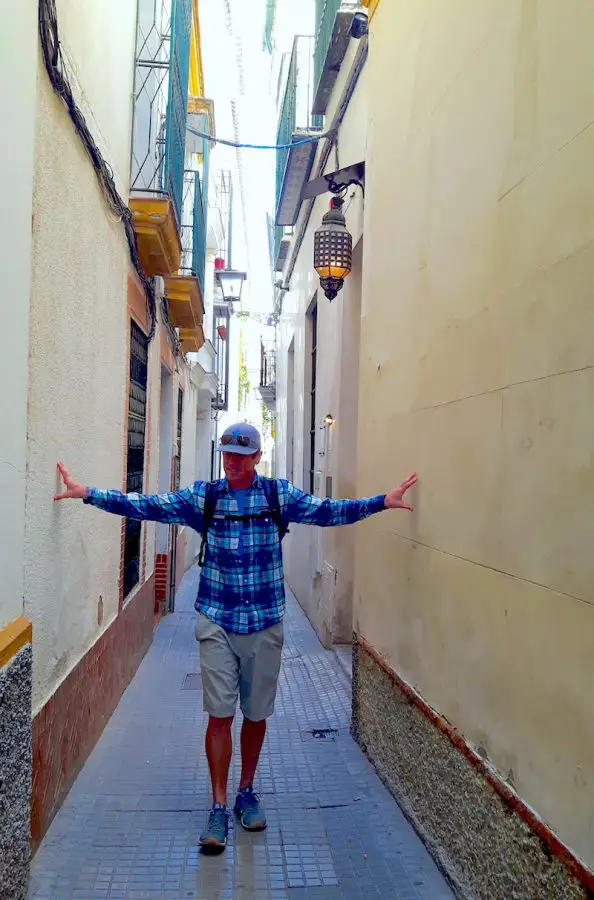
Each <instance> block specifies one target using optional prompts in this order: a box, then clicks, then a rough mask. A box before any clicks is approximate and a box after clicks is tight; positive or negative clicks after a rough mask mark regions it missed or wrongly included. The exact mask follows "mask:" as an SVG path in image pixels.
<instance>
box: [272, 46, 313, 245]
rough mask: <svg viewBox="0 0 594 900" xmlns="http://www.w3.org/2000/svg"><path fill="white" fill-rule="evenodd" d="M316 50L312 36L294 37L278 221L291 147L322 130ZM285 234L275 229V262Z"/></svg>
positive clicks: (280, 132)
mask: <svg viewBox="0 0 594 900" xmlns="http://www.w3.org/2000/svg"><path fill="white" fill-rule="evenodd" d="M313 51H314V38H313V37H311V36H307V35H297V36H296V37H295V40H294V42H293V49H292V52H291V56H290V59H289V66H288V70H287V79H286V84H285V90H284V94H283V99H282V102H281V104H280V109H279V117H278V128H277V145H279V146H280V147H282V148H283V149H279V150H277V151H276V214H277V215H276V217H275V218H278V213H279V208H280V202H281V197H282V194H283V188H284V182H285V175H286V172H287V166H288V165H289V162H290V156H291V154H292V153H294V150H292V149H290V145H291V144H292V143H293V142H294V141H295V140H298V139H301V138H302V137H303V136H304V135H307V134H310V133H313V132H315V131H317V130H319V128H320V125H321V118H320V117H319V116H312V102H313V92H314V71H313ZM301 149H303V148H301ZM283 235H284V231H283V228H282V227H276V228H275V232H274V250H273V252H274V259H275V261H277V260H278V255H279V250H280V247H281V242H282V239H283Z"/></svg>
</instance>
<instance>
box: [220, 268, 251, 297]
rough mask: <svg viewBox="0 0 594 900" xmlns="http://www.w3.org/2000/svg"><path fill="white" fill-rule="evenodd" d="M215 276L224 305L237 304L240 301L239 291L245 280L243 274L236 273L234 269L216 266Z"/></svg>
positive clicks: (245, 276)
mask: <svg viewBox="0 0 594 900" xmlns="http://www.w3.org/2000/svg"><path fill="white" fill-rule="evenodd" d="M216 262H217V260H215V276H216V279H217V281H218V282H219V284H220V286H221V291H222V292H223V300H224V301H225V302H226V303H238V302H239V300H241V289H242V287H243V283H244V281H245V280H246V279H247V275H246V274H245V272H236V271H235V270H234V269H223V268H221V267H220V266H219V267H217V265H216Z"/></svg>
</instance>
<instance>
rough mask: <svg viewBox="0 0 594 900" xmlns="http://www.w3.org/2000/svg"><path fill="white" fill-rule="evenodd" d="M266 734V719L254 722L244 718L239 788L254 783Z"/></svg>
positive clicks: (241, 788)
mask: <svg viewBox="0 0 594 900" xmlns="http://www.w3.org/2000/svg"><path fill="white" fill-rule="evenodd" d="M265 736H266V719H262V721H261V722H252V721H251V719H246V718H244V720H243V725H242V726H241V781H240V782H239V790H240V791H242V790H243V789H244V788H246V787H250V786H251V785H253V783H254V777H255V775H256V769H257V768H258V760H259V759H260V753H261V752H262V745H263V743H264V738H265Z"/></svg>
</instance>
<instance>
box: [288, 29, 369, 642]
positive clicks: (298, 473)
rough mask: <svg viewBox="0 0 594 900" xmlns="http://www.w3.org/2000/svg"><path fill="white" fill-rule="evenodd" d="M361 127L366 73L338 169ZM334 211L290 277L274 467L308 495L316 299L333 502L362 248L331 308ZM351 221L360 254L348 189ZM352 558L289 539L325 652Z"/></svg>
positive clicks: (343, 462)
mask: <svg viewBox="0 0 594 900" xmlns="http://www.w3.org/2000/svg"><path fill="white" fill-rule="evenodd" d="M358 46H359V44H358V42H357V41H354V40H353V41H351V45H350V47H349V51H348V53H347V57H346V58H345V61H344V63H343V67H342V69H341V72H340V75H339V78H338V80H337V84H336V86H335V89H334V92H333V96H332V98H331V100H330V104H329V108H328V116H327V120H326V121H327V123H330V121H331V120H332V115H333V111H334V109H335V108H336V106H337V104H338V101H339V99H340V97H341V95H342V91H343V89H344V86H345V84H346V82H347V79H348V74H349V71H350V69H351V65H352V62H353V60H354V58H355V54H356V52H357V49H358ZM365 122H366V94H365V72H363V74H362V75H361V76H360V78H359V82H358V84H357V87H356V90H355V92H354V95H353V97H352V100H351V102H350V105H349V108H348V110H347V113H346V115H345V118H344V120H343V123H342V126H341V129H340V134H339V141H338V158H339V163H338V164H339V166H340V167H343V166H347V165H350V164H352V163H357V162H361V161H362V160H363V159H364V158H365V144H366V133H365V128H364V123H365ZM336 168H337V165H336V155H335V153H334V152H333V153H332V154H331V156H330V159H329V162H328V164H327V166H326V171H327V172H331V171H334V170H335V169H336ZM329 202H330V195H329V194H324V195H322V196H321V197H318V198H317V200H316V202H315V205H314V208H313V211H312V215H311V218H310V220H309V224H308V227H307V230H306V233H305V236H304V240H303V243H302V245H301V249H300V251H299V255H298V258H297V262H296V265H295V268H294V271H293V274H292V277H291V285H290V287H291V289H290V291H288V293H287V294H285V296H284V299H283V308H282V318H281V322H280V326H279V329H278V342H279V347H278V357H277V398H278V399H277V444H276V467H277V472H278V474H279V475H281V476H286V475H287V461H288V460H290V458H291V456H292V464H293V477H294V481H295V483H296V484H297V485H298V486H299V487H301V488H303V489H304V490H306V491H309V489H310V484H309V468H310V437H309V432H310V416H311V407H310V395H309V392H310V386H311V334H310V323H309V320H308V316H307V313H308V310H309V308H310V306H311V304H312V301H313V298H314V295H315V294H316V291H317V309H318V342H317V348H318V349H317V387H316V407H317V408H316V425H317V429H318V431H317V441H316V468H317V469H318V470H319V472H320V473H321V493H322V495H323V496H325V488H326V477H327V476H329V477H330V478H331V479H332V495H333V497H335V498H337V497H344V496H355V495H356V485H355V480H356V479H355V472H356V407H357V394H358V385H357V363H358V360H357V354H358V328H359V322H360V292H361V253H360V249H361V248H359V250H358V251H357V252H356V253H355V265H354V270H353V274H352V275H351V276H350V279H348V280H347V281H346V283H345V288H344V289H343V291H342V292H341V293H340V294H339V295H338V297H337V298H336V299H335V300H333V301H332V302H330V301H328V300H327V299H326V297H325V296H324V293H323V291H322V290H321V288H320V287H319V279H318V276H317V274H316V272H315V270H314V268H313V239H314V232H315V231H316V229H317V228H318V227H319V225H320V223H321V220H322V216H323V215H324V213H325V212H326V211H327V209H328V205H329ZM303 214H304V210H303V209H302V215H303ZM345 215H346V220H347V227H348V229H349V231H350V232H351V234H352V235H353V245H354V246H356V245H357V244H358V243H359V241H360V240H361V237H362V233H363V197H362V192H361V190H360V189H359V188H357V187H353V188H351V189H350V190H349V192H348V194H347V196H346V200H345ZM298 227H299V226H297V227H296V231H297V230H298ZM291 252H292V250H290V251H289V258H290V254H291ZM356 311H358V312H356ZM354 314H355V318H353V315H354ZM357 316H358V318H357ZM291 348H292V350H293V355H292V357H291V358H292V367H293V378H294V396H293V398H292V403H289V402H288V396H287V390H288V388H287V385H288V368H289V351H290V349H291ZM345 398H346V399H345ZM347 399H348V402H346V400H347ZM349 404H350V406H349ZM291 406H292V408H293V411H294V418H293V422H292V426H293V442H292V451H290V450H289V442H290V430H291V429H290V427H288V425H289V423H288V420H287V414H288V410H289V409H290V408H291ZM327 414H331V415H332V416H333V417H334V418H335V419H336V424H335V425H334V426H332V428H331V430H330V434H329V441H330V452H329V453H326V455H324V456H321V455H320V451H321V450H323V448H324V442H325V439H326V438H325V436H324V432H323V430H322V428H321V426H322V422H323V419H324V417H325V416H326V415H327ZM353 417H354V418H353ZM353 423H355V424H354V427H353ZM341 428H342V431H343V433H345V432H346V435H345V444H344V446H343V445H341V439H340V438H341ZM353 550H354V532H353V530H352V529H340V530H335V529H326V530H323V529H317V528H311V527H305V526H293V527H292V529H291V533H290V535H289V536H288V537H287V539H286V544H285V567H286V574H287V579H288V581H289V583H290V585H291V588H292V589H293V591H294V593H295V595H296V596H297V598H298V599H299V601H300V603H301V604H302V606H303V607H304V609H305V611H306V612H307V614H308V616H309V617H310V619H311V621H312V623H313V624H314V627H315V628H316V630H317V632H318V634H319V636H320V638H321V639H322V640H323V641H324V642H325V643H327V644H329V643H331V642H332V641H339V642H340V641H348V640H349V639H350V635H351V632H352V616H351V610H352V584H353V578H354V572H353ZM324 564H326V565H324Z"/></svg>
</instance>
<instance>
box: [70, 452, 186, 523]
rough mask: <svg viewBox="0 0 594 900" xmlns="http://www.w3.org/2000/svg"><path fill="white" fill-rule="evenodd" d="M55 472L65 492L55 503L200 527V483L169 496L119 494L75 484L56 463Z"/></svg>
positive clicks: (129, 516) (147, 519)
mask: <svg viewBox="0 0 594 900" xmlns="http://www.w3.org/2000/svg"><path fill="white" fill-rule="evenodd" d="M58 470H59V472H60V475H61V476H62V480H63V481H64V486H65V488H66V490H65V491H63V492H62V493H59V494H55V495H54V500H82V501H83V502H84V503H88V504H90V505H91V506H96V507H97V509H102V510H104V511H105V512H110V513H114V514H115V515H117V516H126V518H128V519H143V520H145V521H151V522H165V523H167V524H169V525H192V526H193V527H194V528H196V527H198V528H199V527H200V523H201V519H202V511H201V509H200V508H199V498H198V486H199V484H200V482H197V483H196V484H195V485H192V487H189V488H184V489H183V490H181V491H174V492H172V493H170V494H123V493H122V492H121V491H100V490H97V489H96V488H88V487H85V486H84V485H82V484H78V483H77V482H76V481H74V479H73V478H71V477H70V474H69V472H68V470H67V469H66V468H65V466H64V465H63V464H62V463H58Z"/></svg>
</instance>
